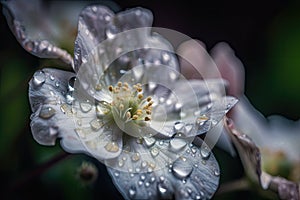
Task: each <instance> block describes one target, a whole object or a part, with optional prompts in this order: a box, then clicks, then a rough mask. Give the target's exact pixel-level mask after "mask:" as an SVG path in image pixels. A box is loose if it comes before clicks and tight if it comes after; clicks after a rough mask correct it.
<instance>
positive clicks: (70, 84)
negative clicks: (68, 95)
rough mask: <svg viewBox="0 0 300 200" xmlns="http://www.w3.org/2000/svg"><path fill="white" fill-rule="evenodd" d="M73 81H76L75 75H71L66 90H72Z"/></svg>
mask: <svg viewBox="0 0 300 200" xmlns="http://www.w3.org/2000/svg"><path fill="white" fill-rule="evenodd" d="M75 81H76V77H75V76H73V77H72V78H70V79H69V82H68V90H69V91H71V92H72V91H74V85H75Z"/></svg>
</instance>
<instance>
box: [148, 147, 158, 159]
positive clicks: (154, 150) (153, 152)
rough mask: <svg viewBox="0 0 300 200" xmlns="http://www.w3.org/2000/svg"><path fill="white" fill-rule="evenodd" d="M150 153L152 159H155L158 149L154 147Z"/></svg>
mask: <svg viewBox="0 0 300 200" xmlns="http://www.w3.org/2000/svg"><path fill="white" fill-rule="evenodd" d="M150 153H151V155H152V156H153V157H156V156H157V155H158V154H159V149H158V148H156V147H154V148H152V149H151V150H150Z"/></svg>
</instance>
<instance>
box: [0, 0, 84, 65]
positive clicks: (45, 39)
mask: <svg viewBox="0 0 300 200" xmlns="http://www.w3.org/2000/svg"><path fill="white" fill-rule="evenodd" d="M1 3H3V13H4V15H5V17H6V19H7V22H8V25H9V27H10V29H11V31H12V32H13V34H14V35H15V37H16V38H17V40H18V41H19V43H20V44H21V45H22V47H23V48H24V49H25V50H27V51H28V52H30V53H31V54H33V55H35V56H38V57H40V58H59V59H61V60H62V61H63V62H65V63H66V64H69V65H72V64H73V58H72V56H71V55H70V54H69V53H68V52H67V51H65V50H63V49H61V48H60V47H59V46H60V44H61V43H62V41H64V43H66V42H68V41H69V42H70V43H71V42H73V41H74V40H72V39H70V37H72V32H74V30H75V28H76V20H77V13H78V12H79V10H80V9H82V8H83V6H84V4H83V3H77V4H73V5H69V6H68V9H70V10H72V11H73V12H69V10H64V11H63V12H60V11H59V10H60V9H61V7H59V6H60V5H57V4H56V5H55V4H50V6H45V5H43V4H42V3H41V2H40V1H36V0H31V1H22V0H19V1H13V0H9V1H3V2H1ZM62 7H63V6H62ZM62 21H63V22H64V23H62ZM65 35H68V37H69V38H67V39H66V38H64V36H65ZM70 46H71V44H70Z"/></svg>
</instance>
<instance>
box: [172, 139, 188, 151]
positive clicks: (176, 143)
mask: <svg viewBox="0 0 300 200" xmlns="http://www.w3.org/2000/svg"><path fill="white" fill-rule="evenodd" d="M185 146H186V141H185V140H183V139H180V138H174V139H172V140H171V141H170V147H171V149H172V150H173V151H179V150H181V149H182V148H183V147H185Z"/></svg>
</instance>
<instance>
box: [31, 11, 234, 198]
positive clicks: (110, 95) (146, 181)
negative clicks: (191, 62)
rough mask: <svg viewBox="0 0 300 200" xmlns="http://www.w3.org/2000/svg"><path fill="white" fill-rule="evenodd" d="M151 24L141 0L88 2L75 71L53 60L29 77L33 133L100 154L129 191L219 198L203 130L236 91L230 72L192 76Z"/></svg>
mask: <svg viewBox="0 0 300 200" xmlns="http://www.w3.org/2000/svg"><path fill="white" fill-rule="evenodd" d="M151 25H152V14H151V12H150V11H149V10H146V9H143V8H135V9H130V10H127V11H124V12H120V13H118V14H117V15H114V14H113V12H112V11H111V10H109V9H108V8H106V7H103V6H99V5H94V6H90V7H86V8H85V9H84V10H83V11H82V12H81V14H80V17H79V22H78V35H77V37H76V41H75V50H74V64H73V69H74V72H67V71H62V70H57V69H50V68H47V69H43V70H39V71H37V72H36V73H35V74H34V76H33V78H32V79H31V81H30V83H29V100H30V104H31V109H32V111H33V114H32V116H31V120H32V121H31V129H32V134H33V137H34V138H35V140H36V141H37V142H39V143H40V144H43V145H53V144H55V141H56V139H57V138H61V146H62V147H63V148H64V150H66V151H67V152H71V153H86V154H88V155H90V156H93V157H95V158H97V159H98V160H99V161H101V162H103V163H104V164H106V165H107V166H108V171H109V173H110V175H111V177H112V178H113V181H114V183H115V185H116V186H117V188H118V189H119V191H120V192H121V193H122V195H123V196H124V197H125V198H126V199H128V198H130V199H141V198H143V199H145V198H147V199H156V198H171V197H173V196H175V197H176V198H177V199H186V198H192V199H200V198H211V197H212V195H213V193H214V192H215V190H216V189H217V186H218V181H219V175H220V172H219V167H218V163H217V162H216V160H215V158H214V156H213V155H212V153H211V152H210V149H209V147H208V146H207V145H206V144H205V143H204V142H203V141H202V140H201V139H200V138H199V137H195V136H197V135H200V134H204V133H206V132H207V131H208V130H210V129H211V128H212V127H213V126H215V125H216V124H217V123H218V122H219V121H220V120H221V119H222V118H223V116H224V115H225V114H226V112H227V111H228V110H229V109H230V108H231V107H232V106H233V105H234V104H235V103H236V101H237V100H236V99H235V98H233V97H229V96H225V94H224V93H222V92H220V91H221V88H222V87H223V81H222V80H216V79H211V80H206V81H200V80H191V81H187V80H186V79H185V78H184V77H183V76H182V75H181V74H180V73H179V66H178V63H177V59H176V57H175V54H174V52H173V50H172V46H171V44H169V42H168V41H166V40H165V39H164V38H163V37H162V36H160V35H159V34H155V33H153V32H152V31H151V29H150V28H143V27H150V26H151ZM38 53H39V52H37V54H38ZM41 53H42V52H41Z"/></svg>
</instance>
